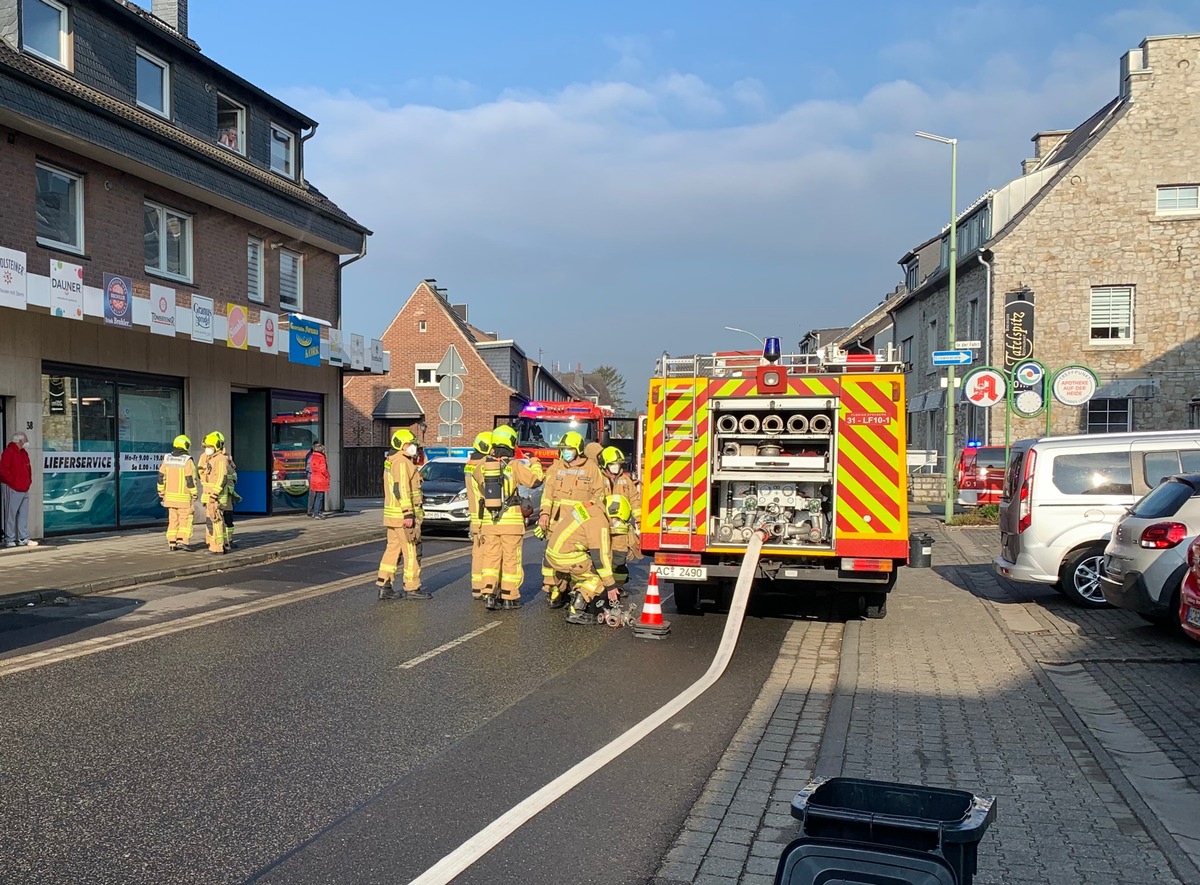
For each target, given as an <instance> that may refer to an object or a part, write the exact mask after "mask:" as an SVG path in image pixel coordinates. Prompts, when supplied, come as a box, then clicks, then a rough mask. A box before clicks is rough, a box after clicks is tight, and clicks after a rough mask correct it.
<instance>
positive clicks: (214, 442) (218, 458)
mask: <svg viewBox="0 0 1200 885" xmlns="http://www.w3.org/2000/svg"><path fill="white" fill-rule="evenodd" d="M200 464H201V467H200V487H201V493H200V503H202V504H203V505H204V540H205V541H206V542H207V543H208V552H209V553H214V554H224V553H225V552H226V551H227V550H228V545H229V536H228V533H227V530H226V528H225V514H224V509H225V508H228V507H230V506H232V502H231V500H230V494H231V492H232V488H231V487H230V484H231V480H232V476H231V472H230V467H229V456H228V455H227V454H225V434H223V433H221V431H219V430H214V431H213V432H212V433H210V434H208V436H206V437H204V456H203V457H202V458H201V459H200Z"/></svg>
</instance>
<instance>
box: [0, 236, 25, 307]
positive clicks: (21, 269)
mask: <svg viewBox="0 0 1200 885" xmlns="http://www.w3.org/2000/svg"><path fill="white" fill-rule="evenodd" d="M26 303H27V302H26V296H25V253H24V252H18V251H16V250H15V249H5V248H3V247H0V307H11V308H13V309H15V310H24V309H25V305H26Z"/></svg>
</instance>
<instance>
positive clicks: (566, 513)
mask: <svg viewBox="0 0 1200 885" xmlns="http://www.w3.org/2000/svg"><path fill="white" fill-rule="evenodd" d="M546 561H547V562H549V563H550V564H551V565H552V566H553V567H554V568H555V569H557V570H559V571H563V572H569V571H571V570H572V569H574V568H576V567H578V566H581V565H585V564H587V565H590V566H591V568H593V569H594V570H595V572H596V574H597V575H598V576H599V578H600V584H601V585H602V586H603V587H604V588H605V589H608V588H610V587H615V586H616V581H615V580H614V578H613V564H612V547H611V542H610V538H609V523H608V517H607V516H605V514H604V507H603V506H602V505H584V504H581V503H579V502H575V503H574V504H571V505H570V506H568V507H565V508H563V510H562V513H561V518H560V519H559V521H558V522H557V524H555V526H554V528H553V529H551V531H550V537H549V538H548V539H547V541H546Z"/></svg>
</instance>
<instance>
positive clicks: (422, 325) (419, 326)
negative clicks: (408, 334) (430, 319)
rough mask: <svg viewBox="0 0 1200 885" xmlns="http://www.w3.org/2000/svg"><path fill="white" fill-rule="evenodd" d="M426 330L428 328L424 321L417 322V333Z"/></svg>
mask: <svg viewBox="0 0 1200 885" xmlns="http://www.w3.org/2000/svg"><path fill="white" fill-rule="evenodd" d="M428 329H429V326H428V324H427V323H426V322H425V321H424V320H419V321H418V322H417V331H418V332H425V331H428Z"/></svg>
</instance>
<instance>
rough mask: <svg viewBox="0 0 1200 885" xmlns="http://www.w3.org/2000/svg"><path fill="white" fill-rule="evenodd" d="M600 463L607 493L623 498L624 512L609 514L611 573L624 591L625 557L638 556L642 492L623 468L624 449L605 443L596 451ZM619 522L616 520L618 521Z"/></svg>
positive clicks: (633, 557)
mask: <svg viewBox="0 0 1200 885" xmlns="http://www.w3.org/2000/svg"><path fill="white" fill-rule="evenodd" d="M600 463H601V464H602V465H603V466H604V481H605V482H606V483H607V484H608V494H609V496H610V498H609V500H611V496H613V495H618V496H620V497H622V498H624V499H625V502H626V506H627V507H628V508H629V512H628V513H624V514H623V515H621V516H620V517H619V519H618V518H617V517H615V516H614V515H613V513H612V511H611V510H609V516H610V517H613V519H614V521H613V537H612V548H613V554H612V555H613V577H614V578H616V581H617V585H618V586H619V587H620V588H621V593H622V595H623V594H624V593H625V585H626V584H628V583H629V565H628V563H629V561H630V560H638V559H641V558H642V548H641V543H642V542H641V538H640V537H639V536H638V525H639V522H638V520H639V519H640V518H641V515H642V492H641V489H640V488H638V484H637V481H636V480H635V479H634V478H633V477H632V476H630V475H629V474H628V473H627V472H626V471H625V453H624V452H622V451H621V450H620V449H618V448H617V447H616V446H609V447H608V448H606V449H605V450H604V451H603V452H601V453H600ZM618 523H619V524H618Z"/></svg>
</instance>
